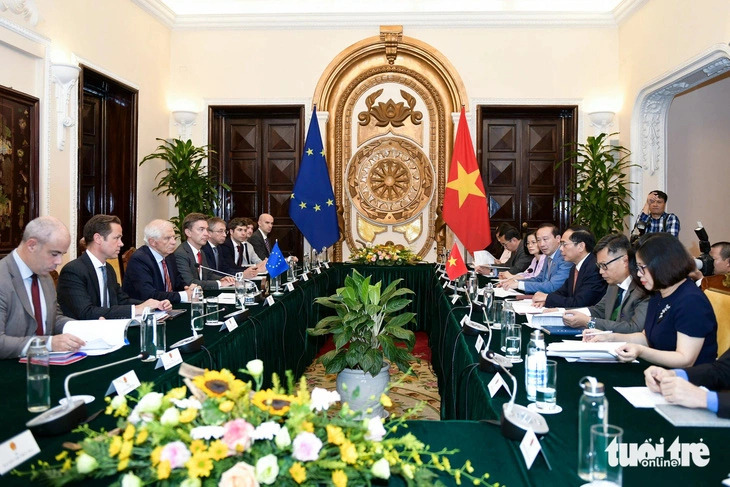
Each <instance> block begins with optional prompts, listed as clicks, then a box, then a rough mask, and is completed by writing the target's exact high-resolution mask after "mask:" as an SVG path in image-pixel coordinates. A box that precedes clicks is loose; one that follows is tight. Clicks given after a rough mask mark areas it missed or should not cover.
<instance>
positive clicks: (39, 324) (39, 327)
mask: <svg viewBox="0 0 730 487" xmlns="http://www.w3.org/2000/svg"><path fill="white" fill-rule="evenodd" d="M30 296H31V298H32V299H33V314H35V321H36V329H35V334H36V335H39V336H42V335H43V311H42V310H41V290H40V287H38V274H33V275H32V276H31V284H30Z"/></svg>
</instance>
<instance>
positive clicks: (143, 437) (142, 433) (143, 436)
mask: <svg viewBox="0 0 730 487" xmlns="http://www.w3.org/2000/svg"><path fill="white" fill-rule="evenodd" d="M148 436H149V433H147V429H146V428H142V429H141V430H139V431H138V432H137V440H136V441H135V442H134V444H135V445H141V444H142V443H144V442H145V441H147V437H148Z"/></svg>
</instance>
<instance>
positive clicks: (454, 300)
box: [451, 294, 461, 304]
mask: <svg viewBox="0 0 730 487" xmlns="http://www.w3.org/2000/svg"><path fill="white" fill-rule="evenodd" d="M460 297H461V296H459V295H458V294H455V295H454V297H453V298H451V304H456V302H457V301H458V300H459V298H460Z"/></svg>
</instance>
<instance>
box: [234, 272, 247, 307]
mask: <svg viewBox="0 0 730 487" xmlns="http://www.w3.org/2000/svg"><path fill="white" fill-rule="evenodd" d="M235 286H236V307H238V308H240V309H244V308H245V306H244V301H245V299H246V281H244V280H243V272H237V273H236V284H235Z"/></svg>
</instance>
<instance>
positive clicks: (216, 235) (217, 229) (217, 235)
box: [202, 216, 226, 271]
mask: <svg viewBox="0 0 730 487" xmlns="http://www.w3.org/2000/svg"><path fill="white" fill-rule="evenodd" d="M225 241H226V222H225V221H224V220H223V219H222V218H218V217H217V216H214V217H212V218H208V242H207V243H206V244H205V245H203V248H202V250H203V255H205V256H206V257H207V259H208V263H209V264H210V267H212V268H213V269H215V270H218V271H222V270H223V262H222V257H221V249H220V246H221V245H223V242H225Z"/></svg>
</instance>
